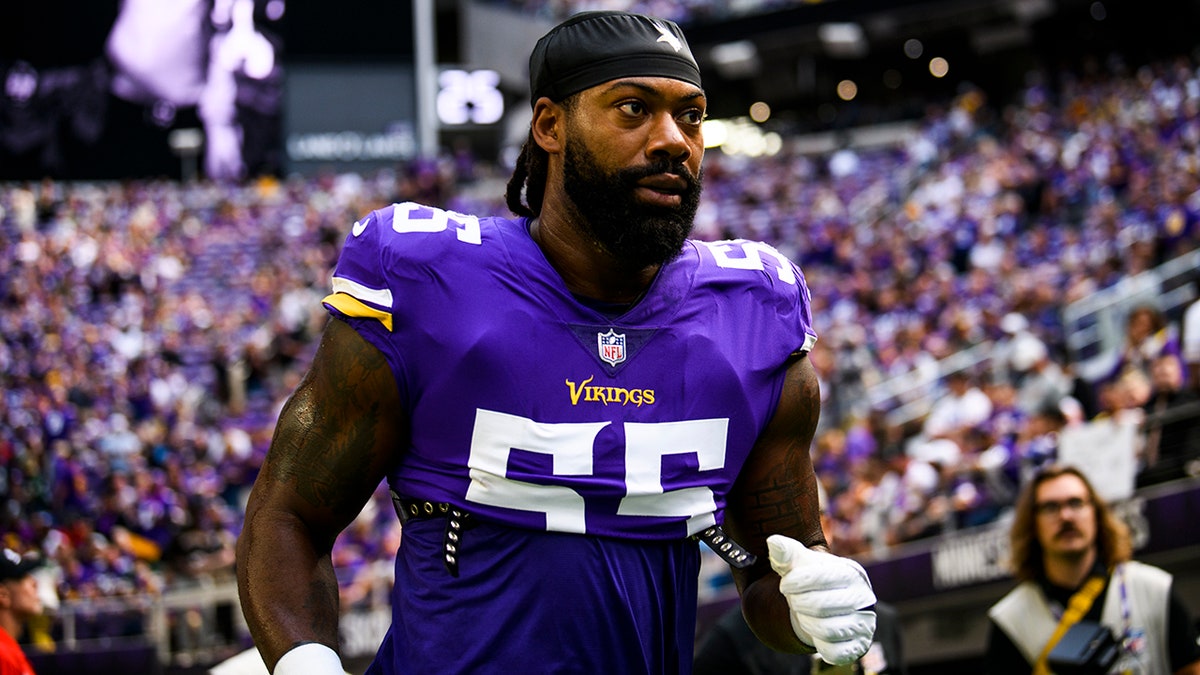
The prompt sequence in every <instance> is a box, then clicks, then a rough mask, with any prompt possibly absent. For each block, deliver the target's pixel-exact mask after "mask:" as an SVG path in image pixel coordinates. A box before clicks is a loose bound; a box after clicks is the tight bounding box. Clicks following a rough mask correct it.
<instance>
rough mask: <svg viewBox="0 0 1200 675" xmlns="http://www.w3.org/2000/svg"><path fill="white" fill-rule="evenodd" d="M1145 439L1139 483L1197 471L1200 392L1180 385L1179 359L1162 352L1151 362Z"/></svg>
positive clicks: (1199, 450)
mask: <svg viewBox="0 0 1200 675" xmlns="http://www.w3.org/2000/svg"><path fill="white" fill-rule="evenodd" d="M1150 383H1151V385H1152V387H1153V391H1152V393H1151V395H1150V400H1149V401H1147V402H1146V403H1145V404H1143V409H1144V410H1145V411H1146V420H1145V422H1144V427H1145V430H1146V443H1145V448H1144V450H1143V452H1142V462H1141V464H1142V468H1141V471H1140V473H1139V474H1138V477H1137V482H1138V485H1149V484H1153V483H1161V482H1163V481H1167V480H1172V479H1175V478H1182V477H1184V476H1197V475H1200V470H1198V469H1200V467H1198V466H1195V465H1196V464H1200V461H1198V460H1200V423H1198V422H1197V419H1198V418H1200V394H1197V393H1196V392H1195V391H1194V390H1191V389H1185V388H1184V386H1183V371H1182V369H1181V366H1180V362H1179V359H1177V358H1176V357H1175V356H1174V355H1171V354H1163V355H1160V356H1159V357H1158V358H1156V359H1155V360H1154V362H1153V364H1152V365H1151V370H1150Z"/></svg>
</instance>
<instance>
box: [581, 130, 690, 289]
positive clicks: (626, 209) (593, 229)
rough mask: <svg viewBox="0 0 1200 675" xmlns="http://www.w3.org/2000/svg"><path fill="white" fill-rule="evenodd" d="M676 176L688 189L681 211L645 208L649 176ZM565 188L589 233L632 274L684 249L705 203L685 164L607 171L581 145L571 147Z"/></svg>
mask: <svg viewBox="0 0 1200 675" xmlns="http://www.w3.org/2000/svg"><path fill="white" fill-rule="evenodd" d="M663 173H673V174H675V175H677V176H680V177H681V178H683V180H684V181H686V183H687V187H686V188H685V189H684V191H683V192H682V193H681V194H680V197H681V198H682V200H681V202H680V204H679V206H677V207H662V206H656V205H651V204H645V203H642V202H640V201H638V199H637V197H636V196H635V193H634V191H635V189H636V188H637V183H638V181H640V180H641V179H643V178H646V177H647V176H654V175H658V174H663ZM563 189H564V190H565V191H566V193H567V196H568V197H570V198H571V201H572V202H574V204H575V208H576V210H577V211H578V214H579V215H580V216H581V217H582V222H583V226H584V228H585V231H586V233H587V234H588V235H590V236H591V238H592V239H593V240H594V241H595V242H596V243H598V244H599V245H600V246H601V247H602V248H603V249H604V250H605V251H606V252H607V253H608V254H609V255H611V256H612V257H613V258H614V259H615V260H616V261H617V262H618V263H620V264H621V265H623V266H626V267H627V268H629V269H644V268H646V267H651V266H655V265H664V264H666V263H668V262H670V261H672V260H674V259H675V258H676V257H677V256H678V255H679V254H680V252H681V251H682V250H683V243H684V241H686V240H687V237H688V234H690V233H691V231H692V224H693V221H694V219H695V217H696V208H697V207H698V206H699V204H700V191H701V185H700V179H699V178H698V177H697V176H694V175H692V172H691V171H690V170H689V169H688V168H687V167H686V166H684V165H683V163H682V162H676V163H672V162H671V161H669V160H663V161H659V162H655V163H653V164H650V165H648V166H643V167H635V168H629V169H618V170H616V171H613V172H605V171H604V170H603V169H601V168H600V164H599V162H597V161H596V156H595V155H594V154H592V152H591V151H590V150H589V149H588V148H587V147H585V146H584V145H583V144H582V143H580V142H568V143H567V147H566V153H565V155H564V158H563Z"/></svg>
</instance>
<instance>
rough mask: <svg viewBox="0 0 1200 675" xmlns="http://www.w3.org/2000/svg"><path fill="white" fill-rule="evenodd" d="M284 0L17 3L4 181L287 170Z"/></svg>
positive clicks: (10, 17)
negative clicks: (282, 123) (282, 122)
mask: <svg viewBox="0 0 1200 675" xmlns="http://www.w3.org/2000/svg"><path fill="white" fill-rule="evenodd" d="M286 9H287V7H286V5H285V2H284V0H172V1H171V2H162V1H161V0H18V1H16V2H9V3H6V6H5V15H6V16H5V20H4V21H0V84H2V86H0V179H10V180H11V179H36V178H41V177H52V178H65V179H105V178H129V177H152V176H167V177H183V176H185V174H187V173H188V172H189V171H191V172H193V173H197V174H203V175H205V176H207V177H210V178H216V179H237V178H241V177H245V176H248V175H255V174H262V173H273V172H277V171H278V170H279V167H280V162H281V150H280V145H281V142H280V131H279V128H280V122H279V120H280V113H281V105H282V81H283V78H282V68H281V65H280V61H281V58H280V57H281V50H282V40H281V37H280V35H281V33H280V30H279V26H280V24H281V22H282V20H283V17H284V15H285V14H286Z"/></svg>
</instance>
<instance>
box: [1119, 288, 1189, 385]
mask: <svg viewBox="0 0 1200 675" xmlns="http://www.w3.org/2000/svg"><path fill="white" fill-rule="evenodd" d="M1160 355H1171V356H1173V357H1175V358H1177V359H1182V355H1181V350H1180V346H1179V340H1178V338H1177V337H1176V336H1175V335H1174V333H1173V329H1172V327H1171V326H1170V324H1168V323H1167V318H1166V316H1164V315H1163V313H1162V312H1161V311H1159V310H1158V309H1157V308H1156V307H1153V306H1151V305H1139V306H1137V307H1135V308H1133V310H1132V311H1130V312H1129V316H1128V317H1127V318H1126V324H1125V341H1124V343H1123V344H1122V345H1121V348H1120V352H1119V353H1118V355H1117V363H1116V365H1115V366H1114V368H1113V371H1112V374H1111V376H1110V378H1109V379H1110V380H1116V379H1119V378H1120V377H1121V376H1122V375H1124V374H1126V373H1128V372H1129V371H1131V370H1137V371H1140V372H1141V373H1142V374H1143V375H1145V376H1146V377H1147V378H1148V377H1149V376H1150V364H1151V363H1153V361H1154V360H1155V359H1157V358H1158V357H1159V356H1160Z"/></svg>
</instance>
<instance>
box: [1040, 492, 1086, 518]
mask: <svg viewBox="0 0 1200 675" xmlns="http://www.w3.org/2000/svg"><path fill="white" fill-rule="evenodd" d="M1091 505H1092V503H1091V502H1089V501H1088V500H1086V499H1083V498H1081V497H1071V498H1070V499H1064V500H1062V501H1049V502H1038V503H1037V506H1036V507H1035V508H1036V509H1037V514H1038V515H1039V516H1045V517H1047V518H1049V517H1057V516H1058V515H1059V514H1061V513H1062V512H1063V511H1064V510H1066V509H1070V510H1071V511H1074V512H1076V513H1078V512H1079V511H1082V510H1084V509H1085V508H1087V507H1089V506H1091Z"/></svg>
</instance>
